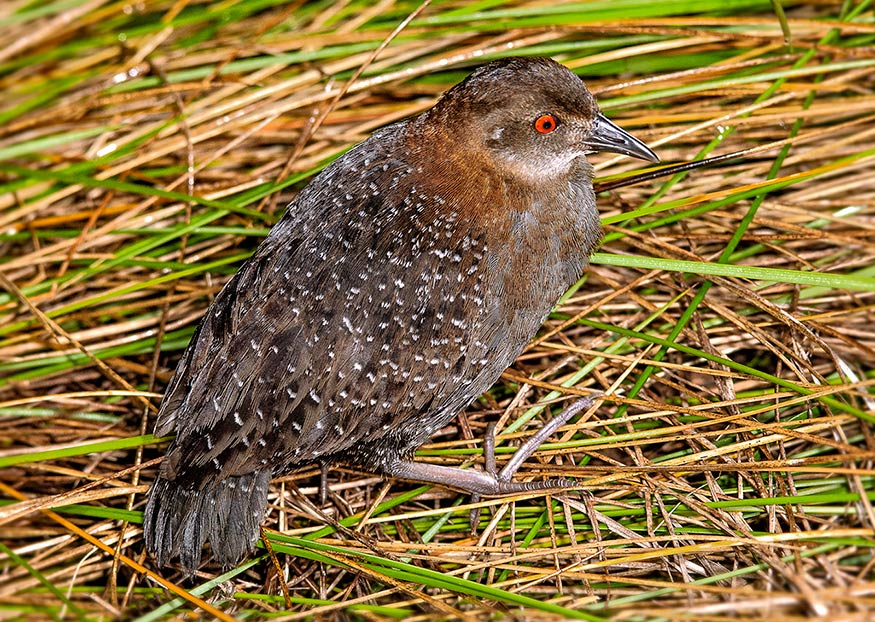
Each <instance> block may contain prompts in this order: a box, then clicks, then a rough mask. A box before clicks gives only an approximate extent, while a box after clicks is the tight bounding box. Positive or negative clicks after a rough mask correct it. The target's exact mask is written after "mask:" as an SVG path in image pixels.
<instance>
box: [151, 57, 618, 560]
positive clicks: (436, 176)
mask: <svg viewBox="0 0 875 622" xmlns="http://www.w3.org/2000/svg"><path fill="white" fill-rule="evenodd" d="M545 112H550V113H552V114H555V115H557V116H558V117H560V118H561V119H562V127H561V128H560V129H561V130H562V132H560V131H558V130H557V131H556V132H554V133H553V134H551V135H550V136H541V135H538V134H537V133H535V132H534V131H533V129H532V119H533V118H534V117H536V116H537V115H538V114H542V113H545ZM597 113H598V110H597V107H596V104H595V102H594V100H593V98H592V96H591V95H590V94H589V92H588V91H587V90H586V88H585V87H584V86H583V83H582V82H580V80H579V79H578V78H577V77H576V76H574V74H572V73H571V72H570V71H568V70H567V69H565V68H563V67H562V66H561V65H558V64H557V63H555V62H553V61H550V60H547V59H508V60H504V61H498V62H496V63H491V64H490V65H487V66H485V67H483V68H481V69H479V70H477V71H476V72H474V74H472V76H470V77H469V78H468V79H467V80H466V81H465V82H463V83H462V84H460V85H458V86H456V87H454V88H453V89H451V90H450V91H448V92H447V93H446V94H445V95H444V97H443V98H442V99H441V100H440V101H439V102H438V104H436V106H435V107H434V108H432V109H431V110H429V111H427V112H426V113H424V114H422V115H420V116H419V117H416V118H414V119H410V120H406V121H402V122H400V123H396V124H394V125H392V126H389V127H386V128H384V129H382V130H379V131H377V132H375V133H374V134H373V136H371V137H370V138H368V139H367V140H366V141H364V142H363V143H361V144H360V145H358V146H356V147H355V148H353V149H352V150H350V151H349V152H347V153H346V154H344V155H343V156H341V157H340V158H338V160H337V161H335V162H334V163H332V164H331V165H330V166H329V167H328V168H326V169H325V170H324V171H323V172H322V173H321V174H319V175H318V176H317V177H316V178H315V179H314V180H313V181H312V183H310V185H308V186H307V187H306V188H305V189H304V190H303V191H302V192H301V193H300V194H299V196H298V197H297V198H296V199H295V201H294V202H293V203H292V204H291V205H290V206H289V208H288V210H287V212H286V214H285V215H284V216H283V218H282V220H280V221H279V222H278V223H277V224H276V226H275V227H274V228H273V229H272V231H271V232H270V235H269V236H268V237H267V239H265V241H264V242H263V243H262V244H261V246H260V247H259V248H258V250H257V251H256V252H255V254H254V255H253V257H252V258H251V259H250V260H248V261H247V262H246V263H245V264H244V265H243V266H242V267H241V269H240V271H239V272H238V273H237V274H236V275H235V276H234V277H233V278H232V279H231V281H229V282H228V284H227V285H226V286H225V287H224V288H223V290H222V291H221V292H220V294H219V295H218V296H217V298H216V300H215V302H214V303H213V307H212V310H211V312H210V313H207V314H206V315H205V317H204V319H203V321H202V322H201V324H200V326H199V328H198V331H197V333H196V335H195V337H194V338H193V339H192V342H191V344H190V346H189V347H188V349H187V350H186V352H185V354H184V355H183V357H182V359H181V361H180V363H179V367H178V368H177V371H176V374H175V375H174V377H173V379H172V381H171V383H170V385H169V386H168V388H167V392H166V394H165V397H164V401H163V402H162V405H161V409H160V413H159V418H158V422H157V425H156V434H159V435H163V434H169V433H173V432H175V434H176V439H175V441H174V442H173V443H172V444H171V446H170V448H169V450H168V453H167V457H166V459H165V460H164V462H163V463H162V465H161V469H160V473H159V478H158V480H157V481H156V483H155V484H154V486H153V489H152V491H151V493H150V497H149V502H148V505H147V508H146V514H145V532H146V542H147V548H149V550H151V551H152V552H154V553H155V554H156V556H157V559H158V562H159V564H164V563H166V562H167V561H168V560H170V559H171V558H172V557H174V556H179V557H180V561H181V563H182V565H183V567H184V568H186V569H188V570H191V569H193V568H195V567H196V566H197V563H198V561H199V560H200V556H201V547H202V546H203V543H204V542H205V541H206V540H209V541H210V542H211V544H212V549H213V553H214V555H215V556H216V557H217V559H218V560H219V561H220V562H222V563H224V564H230V563H233V562H235V561H237V560H238V559H239V558H240V557H241V556H243V555H244V554H245V553H246V552H247V551H249V550H250V549H251V547H252V545H253V542H254V540H255V537H256V535H257V528H258V524H259V523H260V520H261V517H262V514H263V511H264V508H265V506H266V502H267V483H268V482H269V480H270V478H271V477H273V476H275V475H279V474H281V473H284V472H286V471H288V470H289V469H290V468H292V467H294V466H296V465H299V464H305V463H307V462H312V461H317V460H318V461H324V462H344V463H347V464H351V465H354V466H357V467H360V468H362V469H366V470H371V471H376V472H382V473H390V474H391V473H396V474H403V473H405V472H406V471H404V468H403V467H399V465H401V463H403V462H404V461H406V460H408V459H409V458H410V456H411V455H412V453H413V451H414V450H415V449H416V448H417V447H418V446H419V445H421V444H422V443H423V442H425V441H426V440H427V439H428V437H429V435H430V434H431V433H432V432H433V431H434V430H436V429H438V428H440V427H442V426H444V425H446V424H447V423H448V422H449V421H450V420H452V419H453V418H454V417H455V416H456V415H457V414H458V413H459V411H460V410H461V409H463V408H464V407H465V406H466V405H467V404H469V403H470V402H471V400H473V399H474V398H476V397H477V396H478V395H479V394H481V393H482V392H483V391H485V390H487V389H488V388H489V387H490V385H492V383H493V382H495V380H496V379H497V377H498V376H499V375H500V374H501V372H502V371H503V370H504V369H506V368H507V366H508V365H510V364H511V363H512V362H513V360H514V358H515V357H516V356H517V355H518V354H519V352H520V350H521V349H522V348H523V347H524V345H525V344H526V342H527V341H528V340H529V339H530V338H531V337H532V336H533V335H534V333H535V332H536V331H537V329H538V327H539V326H540V325H541V323H542V322H543V321H544V319H545V317H546V315H547V314H548V313H549V311H550V309H551V308H552V306H553V305H554V304H555V302H556V300H557V299H558V298H559V297H560V296H561V294H562V293H563V292H564V291H565V290H566V289H567V288H568V287H569V286H570V285H571V284H572V283H574V282H575V281H576V280H577V279H578V278H579V277H580V275H581V273H582V272H583V270H584V268H585V266H586V263H587V260H588V257H589V254H590V253H591V252H592V250H593V249H594V248H595V246H596V244H597V243H598V240H599V237H600V232H601V230H600V227H599V220H598V214H597V211H596V208H595V197H594V194H593V189H592V169H591V167H590V165H589V163H588V162H587V161H586V158H585V157H584V156H585V154H586V153H588V152H591V151H593V150H594V149H593V148H591V147H590V146H588V143H587V139H588V137H589V136H590V135H591V134H592V132H593V128H594V127H595V119H596V115H597ZM462 487H464V486H462Z"/></svg>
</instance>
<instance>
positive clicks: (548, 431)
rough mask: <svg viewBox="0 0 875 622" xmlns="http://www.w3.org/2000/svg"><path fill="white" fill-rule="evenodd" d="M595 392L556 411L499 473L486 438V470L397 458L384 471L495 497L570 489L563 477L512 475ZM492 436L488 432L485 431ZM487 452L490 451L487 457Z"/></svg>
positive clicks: (493, 454) (588, 400)
mask: <svg viewBox="0 0 875 622" xmlns="http://www.w3.org/2000/svg"><path fill="white" fill-rule="evenodd" d="M596 397H599V396H598V395H595V396H590V397H586V398H583V399H580V400H577V401H576V402H574V403H573V404H571V405H570V406H569V407H568V408H566V409H565V410H563V411H562V412H561V413H559V415H558V416H556V417H554V418H553V419H551V420H550V421H548V422H547V424H546V425H544V427H543V428H541V429H540V430H538V432H537V433H535V434H534V435H532V437H531V438H529V440H527V441H526V442H525V443H523V444H522V445H521V446H520V447H519V449H517V450H516V453H514V455H513V458H511V459H510V461H509V462H508V463H507V464H506V465H505V466H504V468H503V469H501V471H500V472H498V473H496V472H495V441H494V438H493V439H492V440H491V441H487V443H486V444H485V448H486V449H487V451H486V471H475V470H472V469H458V468H454V467H445V466H441V465H438V464H424V463H421V462H413V461H412V460H399V461H397V462H393V463H389V464H387V465H385V466H384V471H385V473H386V474H387V475H393V476H395V477H399V478H402V479H412V480H418V481H421V482H430V483H433V484H441V485H443V486H448V487H450V488H459V489H462V490H467V491H468V492H471V493H473V494H474V495H477V497H476V498H477V499H479V496H480V495H488V496H497V495H505V494H510V493H515V492H532V491H535V490H550V489H555V488H560V489H561V488H571V487H572V486H574V482H572V481H571V480H567V479H548V480H544V481H540V482H515V481H513V479H512V478H513V475H514V473H516V472H517V470H518V469H519V468H520V466H522V464H523V462H525V460H526V458H528V457H529V456H531V455H532V454H533V453H535V451H536V450H537V449H538V447H540V446H541V445H542V444H543V443H544V441H545V440H546V439H547V438H548V437H549V436H551V435H552V434H553V433H554V432H556V430H558V429H559V427H561V426H562V425H564V424H565V423H567V422H568V420H569V419H571V418H572V417H573V416H574V415H576V414H578V413H579V412H580V411H582V410H583V409H585V408H588V407H589V406H591V405H592V403H593V401H594V399H595V398H596ZM489 436H492V434H489ZM490 454H492V455H491V456H490Z"/></svg>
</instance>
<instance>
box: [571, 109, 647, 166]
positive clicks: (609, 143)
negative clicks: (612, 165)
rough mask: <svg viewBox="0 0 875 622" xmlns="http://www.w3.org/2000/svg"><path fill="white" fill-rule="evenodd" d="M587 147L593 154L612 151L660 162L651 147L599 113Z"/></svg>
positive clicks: (587, 141)
mask: <svg viewBox="0 0 875 622" xmlns="http://www.w3.org/2000/svg"><path fill="white" fill-rule="evenodd" d="M586 146H587V147H588V148H589V149H591V150H592V151H593V152H598V151H610V152H612V153H622V154H623V155H627V156H632V157H633V158H640V159H642V160H649V161H650V162H659V156H657V155H656V154H655V153H653V151H652V150H651V149H650V147H648V146H647V145H645V144H644V143H643V142H641V141H640V140H638V139H637V138H635V137H634V136H632V134H630V133H629V132H627V131H626V130H624V129H623V128H621V127H620V126H619V125H617V124H616V123H614V122H613V121H611V120H610V119H608V118H607V117H606V116H605V115H603V114H602V113H598V114H597V115H596V117H595V120H594V121H593V130H592V134H591V135H590V137H589V138H588V139H587V140H586Z"/></svg>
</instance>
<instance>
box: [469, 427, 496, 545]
mask: <svg viewBox="0 0 875 622" xmlns="http://www.w3.org/2000/svg"><path fill="white" fill-rule="evenodd" d="M483 462H484V464H483V470H484V471H486V472H487V473H489V474H490V475H492V476H493V477H495V478H496V479H498V476H497V475H496V466H495V422H494V421H492V422H490V423H489V425H488V426H486V435H485V436H484V437H483ZM471 503H480V493H477V492H472V493H471ZM479 522H480V508H471V513H470V514H469V515H468V524H469V525H470V526H471V533H472V534H476V533H477V525H478V523H479Z"/></svg>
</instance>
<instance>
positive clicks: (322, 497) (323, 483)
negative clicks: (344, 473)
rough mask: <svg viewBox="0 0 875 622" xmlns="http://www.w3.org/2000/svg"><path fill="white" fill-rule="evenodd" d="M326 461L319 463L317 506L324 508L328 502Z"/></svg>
mask: <svg viewBox="0 0 875 622" xmlns="http://www.w3.org/2000/svg"><path fill="white" fill-rule="evenodd" d="M328 467H329V465H328V463H327V462H323V463H322V464H320V465H319V475H320V477H319V507H320V508H324V507H325V504H326V503H327V502H328Z"/></svg>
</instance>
